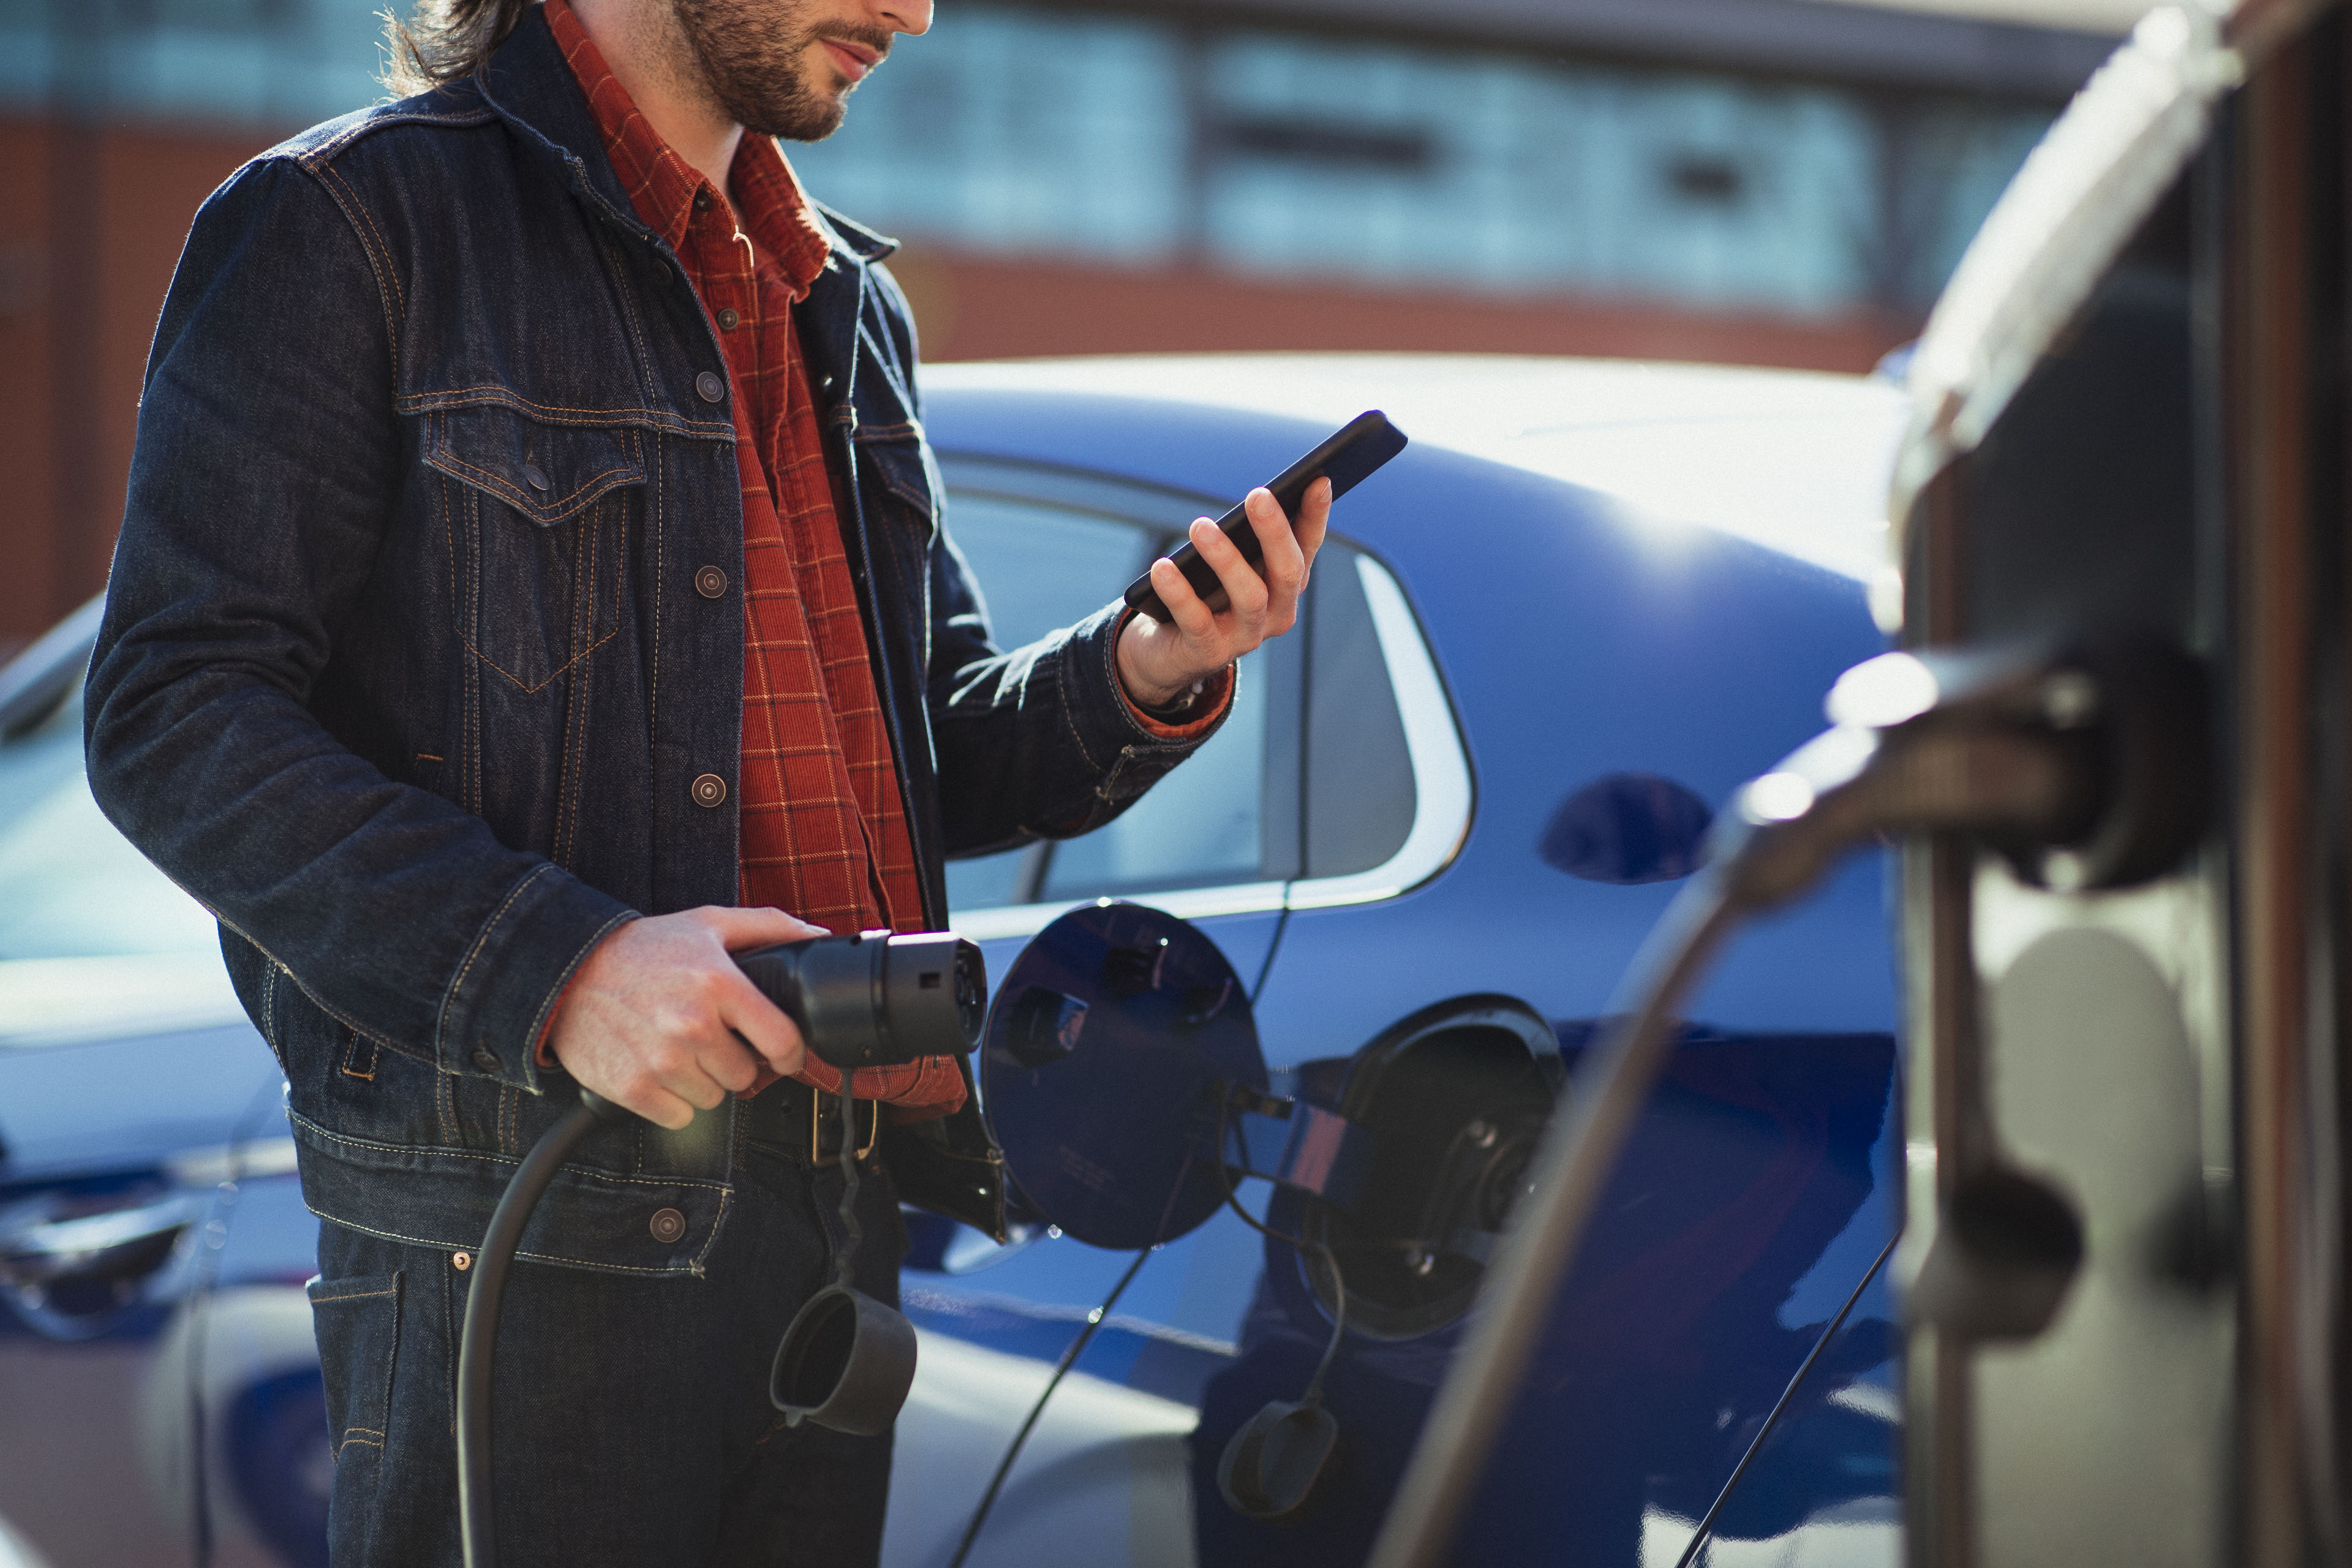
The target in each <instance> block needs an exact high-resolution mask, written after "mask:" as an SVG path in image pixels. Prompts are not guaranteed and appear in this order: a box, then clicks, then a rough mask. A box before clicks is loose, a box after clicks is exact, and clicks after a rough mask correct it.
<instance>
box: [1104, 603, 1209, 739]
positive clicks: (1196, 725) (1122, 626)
mask: <svg viewBox="0 0 2352 1568" xmlns="http://www.w3.org/2000/svg"><path fill="white" fill-rule="evenodd" d="M1135 616H1136V612H1135V611H1134V610H1133V609H1129V611H1128V612H1127V613H1126V614H1125V615H1122V616H1119V617H1118V620H1117V621H1115V622H1113V623H1112V625H1111V628H1110V678H1111V684H1112V685H1113V686H1115V687H1117V688H1118V700H1120V701H1121V702H1124V703H1126V704H1127V712H1128V717H1129V719H1130V720H1132V721H1134V722H1135V723H1137V724H1138V725H1140V726H1141V727H1142V730H1143V732H1144V733H1145V734H1147V735H1150V737H1151V738H1152V739H1153V740H1155V741H1197V740H1200V739H1202V738H1203V737H1204V736H1206V735H1207V734H1208V732H1209V731H1212V730H1213V729H1215V728H1216V727H1217V721H1219V720H1221V719H1223V717H1224V716H1225V710H1226V708H1227V707H1229V706H1230V705H1231V704H1232V702H1233V700H1234V667H1233V666H1232V665H1230V664H1228V665H1227V666H1225V668H1223V669H1221V670H1219V671H1217V672H1216V673H1215V674H1214V675H1212V676H1210V677H1208V678H1207V679H1202V680H1196V681H1194V682H1193V683H1192V690H1191V691H1190V692H1188V693H1187V694H1186V695H1185V697H1184V699H1183V700H1182V701H1181V703H1180V704H1178V705H1177V706H1176V707H1175V708H1173V709H1170V708H1162V709H1160V710H1158V711H1156V712H1155V711H1153V710H1151V709H1149V708H1146V707H1145V706H1144V705H1143V704H1142V703H1140V702H1138V701H1137V700H1135V695H1134V693H1132V692H1130V691H1129V690H1128V689H1127V679H1126V677H1124V676H1122V675H1121V674H1120V673H1119V670H1118V640H1119V638H1120V637H1123V636H1125V635H1126V633H1127V623H1128V622H1129V621H1131V620H1133V619H1134V618H1135Z"/></svg>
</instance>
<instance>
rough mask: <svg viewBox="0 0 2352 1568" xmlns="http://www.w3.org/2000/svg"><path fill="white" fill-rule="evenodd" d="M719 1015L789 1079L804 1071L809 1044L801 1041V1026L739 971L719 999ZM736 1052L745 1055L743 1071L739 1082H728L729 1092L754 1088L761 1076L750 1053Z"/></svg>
mask: <svg viewBox="0 0 2352 1568" xmlns="http://www.w3.org/2000/svg"><path fill="white" fill-rule="evenodd" d="M719 1017H720V1018H721V1020H723V1021H724V1022H725V1024H726V1026H727V1027H728V1028H729V1029H730V1031H732V1037H733V1038H734V1039H737V1040H740V1041H741V1042H742V1043H743V1044H744V1045H746V1046H749V1047H751V1049H752V1050H754V1051H757V1052H759V1053H760V1056H761V1058H762V1059H764V1060H765V1061H766V1062H767V1064H768V1065H769V1066H770V1067H772V1068H774V1069H775V1070H776V1071H778V1072H779V1073H782V1075H783V1076H784V1077H786V1078H790V1077H791V1076H792V1075H793V1074H794V1073H796V1072H798V1071H800V1070H801V1063H802V1062H803V1060H804V1059H805V1058H806V1054H807V1047H806V1046H805V1045H804V1044H803V1042H802V1039H801V1031H800V1026H798V1025H797V1024H794V1023H793V1021H792V1018H791V1017H790V1016H788V1015H787V1014H786V1013H785V1012H784V1010H783V1009H782V1008H781V1007H779V1006H777V1005H775V1004H774V1003H773V1002H771V1001H769V1000H768V997H767V994H766V993H765V992H763V991H761V989H760V988H759V987H758V986H756V985H754V984H751V981H750V979H748V978H747V977H745V976H744V974H743V973H741V972H740V971H738V972H737V973H736V975H735V984H732V985H730V986H728V987H727V988H726V989H725V992H724V994H722V995H721V997H720V999H719ZM736 1054H737V1056H738V1057H740V1058H743V1074H742V1079H741V1081H740V1082H736V1083H730V1084H729V1085H728V1088H729V1089H730V1091H737V1090H741V1089H749V1088H751V1083H752V1081H753V1079H756V1078H757V1077H758V1072H757V1069H756V1067H755V1065H754V1064H753V1063H752V1062H751V1059H750V1057H749V1055H748V1053H745V1052H742V1051H738V1052H737V1053H736Z"/></svg>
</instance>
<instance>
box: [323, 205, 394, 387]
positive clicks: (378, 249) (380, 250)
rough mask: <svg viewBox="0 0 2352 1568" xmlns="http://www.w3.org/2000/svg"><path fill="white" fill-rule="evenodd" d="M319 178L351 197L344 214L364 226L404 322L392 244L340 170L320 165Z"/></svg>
mask: <svg viewBox="0 0 2352 1568" xmlns="http://www.w3.org/2000/svg"><path fill="white" fill-rule="evenodd" d="M319 177H320V179H322V180H332V181H333V182H334V183H335V184H337V185H339V186H341V188H342V190H343V192H344V193H345V194H346V195H349V196H350V197H351V205H350V206H349V207H348V208H346V209H345V210H346V213H347V214H348V215H350V216H355V217H356V219H357V221H358V222H360V223H361V224H363V225H365V226H366V227H367V232H368V237H369V241H370V249H372V250H373V252H374V253H375V254H377V255H379V256H381V257H382V258H383V268H384V273H385V276H386V277H387V279H389V280H390V282H391V284H392V294H393V299H394V300H395V301H397V302H398V304H399V306H400V318H401V320H402V321H406V320H407V319H408V293H407V290H406V289H403V288H402V287H401V286H400V274H399V272H398V271H397V270H395V269H394V267H393V264H392V242H391V241H389V240H387V239H385V238H384V237H383V230H382V229H379V228H378V227H376V226H375V215H374V214H373V213H371V212H369V211H368V210H367V204H366V203H365V202H362V200H360V193H359V189H358V187H357V186H355V185H353V184H352V183H351V182H350V181H349V180H347V179H345V178H343V172H342V171H341V169H338V168H336V167H335V166H334V165H333V164H332V163H321V164H320V165H319ZM336 205H339V206H340V205H342V204H341V203H340V202H338V203H337V204H336ZM397 384H399V383H398V379H397V378H396V377H395V378H394V385H397Z"/></svg>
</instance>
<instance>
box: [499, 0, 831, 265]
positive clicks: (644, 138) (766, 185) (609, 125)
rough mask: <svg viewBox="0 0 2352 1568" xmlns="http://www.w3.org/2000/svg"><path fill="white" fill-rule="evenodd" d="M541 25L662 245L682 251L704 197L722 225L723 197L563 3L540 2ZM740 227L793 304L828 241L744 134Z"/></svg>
mask: <svg viewBox="0 0 2352 1568" xmlns="http://www.w3.org/2000/svg"><path fill="white" fill-rule="evenodd" d="M544 9H545V11H546V15H547V22H548V26H549V28H550V29H551V31H552V33H553V34H554V37H555V44H556V47H557V49H558V50H559V51H560V52H561V53H562V56H563V58H564V61H565V63H566V64H568V65H569V66H570V67H571V68H572V75H573V76H574V77H575V78H577V79H578V80H579V83H580V89H581V91H582V92H583V94H584V95H586V97H587V100H588V106H589V108H590V110H592V111H593V113H594V115H595V117H596V129H597V131H598V132H599V133H600V134H601V136H602V137H603V139H604V153H605V156H606V157H608V158H609V159H611V161H612V164H613V172H614V174H616V175H617V176H619V178H620V182H621V184H622V186H623V188H625V190H626V191H627V192H628V194H629V199H630V202H631V204H632V205H635V208H636V212H637V216H638V217H640V218H641V219H643V220H644V221H645V223H646V226H647V227H649V228H651V229H652V230H653V231H654V232H655V233H656V234H657V235H659V236H661V237H662V238H663V239H665V240H667V242H668V243H669V246H670V247H671V248H672V249H673V250H682V249H683V248H684V247H685V245H686V241H687V237H688V232H689V230H690V228H691V226H692V225H693V222H694V215H695V206H694V199H695V197H696V195H698V194H699V193H701V192H704V191H708V192H709V210H710V211H712V212H714V213H717V214H719V216H720V221H722V222H724V221H726V216H725V215H726V213H727V210H728V209H727V207H726V205H725V202H726V193H724V192H722V191H719V190H718V189H716V188H715V187H713V186H712V185H711V184H710V182H709V180H707V179H705V178H704V177H703V176H702V175H701V174H699V173H698V172H697V171H696V170H695V168H694V167H693V165H691V164H690V163H688V162H687V161H686V160H685V159H683V158H681V157H679V156H678V155H677V153H675V152H674V151H672V150H671V148H670V145H669V143H668V142H665V141H663V140H662V138H661V135H660V133H659V132H656V131H655V130H654V127H653V122H652V121H649V120H647V119H646V117H645V114H644V113H643V111H641V110H639V109H638V108H637V106H636V103H635V100H632V99H631V98H630V97H629V92H628V89H626V88H625V87H623V86H622V85H621V80H620V78H618V77H616V76H614V74H613V69H612V67H611V66H610V65H609V64H608V63H606V61H605V59H604V51H603V50H601V49H599V48H598V47H596V41H595V40H594V39H593V38H592V37H589V36H588V30H587V29H586V28H585V27H583V26H581V24H580V18H579V17H578V16H576V15H575V14H574V13H573V12H572V7H571V5H569V4H568V3H567V0H546V5H545V7H544ZM728 174H729V183H730V184H732V185H733V186H734V188H735V200H736V207H737V210H738V211H740V213H741V215H742V222H743V227H744V229H745V231H746V232H748V233H749V234H750V235H751V238H752V240H753V242H754V243H755V244H756V245H757V246H758V247H759V248H760V250H761V253H762V254H763V255H764V256H765V258H767V259H769V260H772V261H773V262H774V263H775V265H776V267H777V268H778V270H779V271H781V272H782V275H783V280H784V282H785V283H786V284H787V285H788V286H789V287H790V289H791V292H792V297H793V299H794V300H800V299H802V298H803V297H805V296H806V295H807V293H808V289H809V285H810V284H811V283H812V282H814V280H815V278H816V275H817V274H818V273H819V272H820V271H822V270H823V269H824V264H825V258H826V254H827V252H828V251H829V250H830V248H831V246H832V237H831V235H830V234H829V233H828V232H827V231H826V229H825V226H824V223H823V222H822V220H820V219H819V217H818V216H817V215H816V213H815V212H814V209H813V208H812V206H811V205H810V203H809V200H808V197H807V196H806V195H804V194H803V192H802V190H801V187H800V182H799V181H797V180H795V179H794V178H793V172H792V166H791V165H790V164H788V163H785V162H784V155H783V153H782V152H781V151H779V150H778V148H777V146H776V144H775V142H773V141H772V140H771V139H770V138H768V137H765V136H761V135H756V134H752V133H750V132H747V133H745V135H744V137H743V140H742V142H741V144H740V146H738V147H737V149H736V152H735V162H734V163H733V165H732V166H731V167H730V169H729V171H728Z"/></svg>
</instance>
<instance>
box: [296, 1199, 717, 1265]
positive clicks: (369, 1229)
mask: <svg viewBox="0 0 2352 1568" xmlns="http://www.w3.org/2000/svg"><path fill="white" fill-rule="evenodd" d="M720 1206H721V1207H722V1208H723V1207H724V1206H725V1205H724V1202H723V1200H722V1203H721V1205H720ZM310 1212H311V1213H312V1214H315V1215H318V1216H319V1217H320V1218H321V1219H331V1220H333V1221H334V1222H335V1223H336V1224H337V1225H340V1226H343V1227H344V1228H345V1229H347V1230H356V1231H358V1232H359V1233H360V1234H362V1236H373V1237H382V1238H383V1240H385V1241H399V1242H405V1243H407V1244H408V1245H410V1246H412V1247H433V1248H434V1249H436V1251H443V1252H446V1251H450V1250H453V1249H456V1248H461V1247H478V1246H480V1245H481V1238H480V1237H475V1238H474V1239H473V1240H471V1241H427V1240H425V1238H424V1237H416V1236H403V1235H401V1234H400V1233H399V1232H398V1231H393V1230H379V1229H377V1228H376V1227H375V1226H371V1225H362V1224H360V1223H359V1222H358V1221H357V1220H351V1219H345V1218H343V1217H342V1216H341V1215H331V1214H328V1213H327V1212H326V1211H324V1210H323V1209H317V1208H314V1209H312V1210H311V1211H310ZM714 1234H715V1233H714ZM706 1250H707V1249H706ZM515 1256H516V1257H517V1258H522V1259H524V1260H526V1261H528V1262H531V1263H564V1264H570V1265H572V1266H573V1267H575V1268H593V1269H597V1270H600V1271H602V1272H604V1273H607V1274H642V1275H644V1276H646V1278H647V1279H660V1278H663V1277H667V1276H675V1275H677V1274H680V1273H688V1274H698V1273H700V1272H701V1268H700V1265H699V1264H695V1265H691V1266H689V1267H688V1268H684V1269H678V1268H642V1267H640V1266H638V1265H636V1264H634V1263H601V1262H598V1261H597V1260H596V1259H594V1258H567V1257H565V1256H564V1255H563V1254H562V1253H557V1252H523V1251H519V1252H517V1253H516V1254H515Z"/></svg>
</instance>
